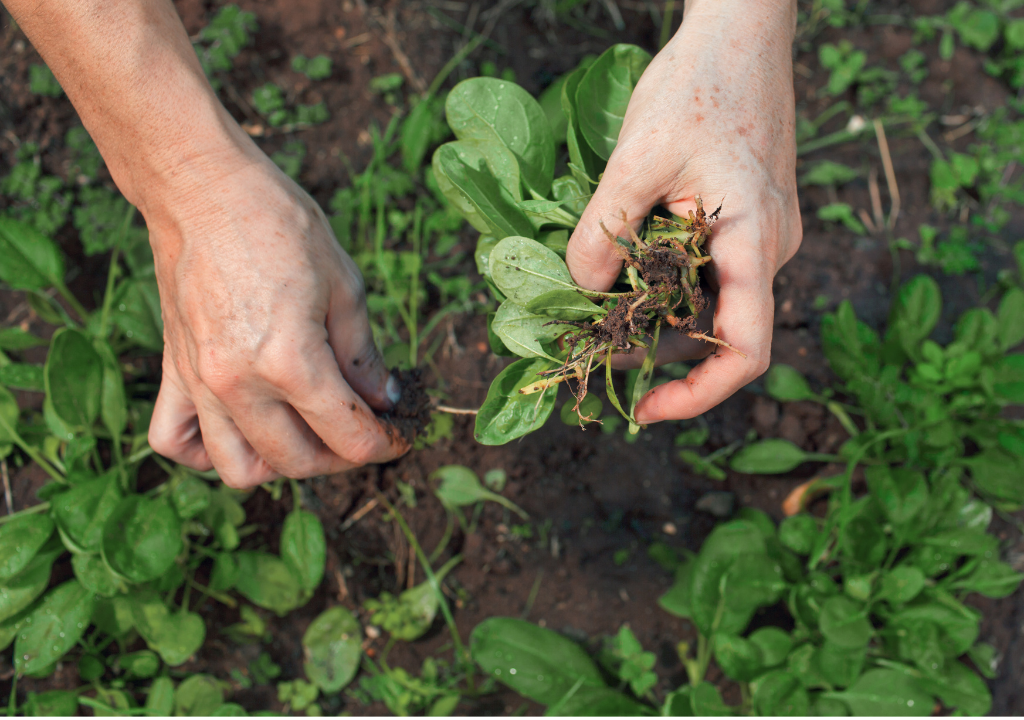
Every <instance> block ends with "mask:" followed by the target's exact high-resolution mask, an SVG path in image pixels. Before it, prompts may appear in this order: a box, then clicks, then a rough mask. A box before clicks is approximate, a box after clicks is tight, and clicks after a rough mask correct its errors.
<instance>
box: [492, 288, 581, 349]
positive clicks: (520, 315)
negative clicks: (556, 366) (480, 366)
mask: <svg viewBox="0 0 1024 720" xmlns="http://www.w3.org/2000/svg"><path fill="white" fill-rule="evenodd" d="M491 329H492V330H493V331H494V334H495V335H497V336H498V337H499V338H501V341H502V343H504V345H505V347H507V348H508V349H509V350H511V351H512V352H514V353H515V354H516V355H518V356H520V357H524V358H529V357H541V358H547V359H548V360H551V361H552V362H558V360H557V359H556V358H553V357H551V356H550V355H548V354H547V353H546V352H545V351H544V348H542V347H541V343H548V342H551V341H553V340H554V339H555V338H557V337H559V336H561V335H564V334H565V333H566V331H568V330H569V329H570V327H569V326H568V325H562V324H559V323H552V320H551V318H550V317H546V316H544V315H534V314H533V313H530V312H528V311H526V310H524V309H523V308H522V307H520V306H519V305H517V304H516V303H515V302H513V301H512V300H506V301H505V302H503V303H502V304H501V306H500V307H499V308H498V312H497V313H496V314H495V316H494V321H493V322H492V323H491Z"/></svg>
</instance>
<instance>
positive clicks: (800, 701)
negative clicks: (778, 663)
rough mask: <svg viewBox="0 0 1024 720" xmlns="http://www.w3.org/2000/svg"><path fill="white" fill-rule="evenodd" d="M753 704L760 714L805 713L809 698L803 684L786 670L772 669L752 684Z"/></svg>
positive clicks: (807, 708) (786, 714)
mask: <svg viewBox="0 0 1024 720" xmlns="http://www.w3.org/2000/svg"><path fill="white" fill-rule="evenodd" d="M752 689H753V691H754V706H755V707H756V708H757V710H758V712H759V713H760V714H761V715H768V716H771V715H782V716H792V715H807V714H808V712H809V710H810V704H811V702H810V698H809V697H808V695H807V691H806V690H805V689H804V686H803V684H802V683H801V682H800V678H798V677H797V676H796V675H794V674H793V673H791V672H789V671H788V670H772V671H771V672H769V673H768V674H766V675H764V676H763V677H761V678H758V680H757V681H756V682H755V683H754V684H753V686H752Z"/></svg>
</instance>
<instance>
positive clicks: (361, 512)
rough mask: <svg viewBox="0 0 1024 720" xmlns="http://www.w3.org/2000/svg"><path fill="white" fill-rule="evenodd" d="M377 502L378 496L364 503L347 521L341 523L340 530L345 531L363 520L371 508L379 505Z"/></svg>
mask: <svg viewBox="0 0 1024 720" xmlns="http://www.w3.org/2000/svg"><path fill="white" fill-rule="evenodd" d="M377 502H378V500H377V498H373V499H371V500H370V501H369V502H367V503H366V504H365V505H363V506H362V507H361V508H359V509H358V510H356V511H355V513H354V514H353V515H352V516H351V517H350V518H349V519H348V520H346V521H345V522H343V523H342V524H341V527H340V528H339V530H340V531H341V532H345V531H346V530H348V529H349V528H350V527H352V526H353V525H355V524H356V523H357V522H359V521H360V520H362V519H363V518H364V517H366V514H367V513H369V512H370V511H371V510H373V509H374V508H375V507H377Z"/></svg>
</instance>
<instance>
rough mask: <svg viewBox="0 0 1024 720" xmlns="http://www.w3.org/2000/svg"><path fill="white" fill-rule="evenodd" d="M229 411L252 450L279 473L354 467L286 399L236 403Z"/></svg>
mask: <svg viewBox="0 0 1024 720" xmlns="http://www.w3.org/2000/svg"><path fill="white" fill-rule="evenodd" d="M229 411H230V413H231V419H232V421H233V422H234V424H235V425H236V426H237V427H238V430H239V431H240V432H241V433H242V435H243V437H245V439H246V441H247V442H248V443H249V445H250V446H251V447H252V449H253V451H254V452H255V453H256V454H257V455H258V456H259V457H260V458H262V459H263V460H264V462H266V463H267V465H269V466H270V467H271V468H273V469H274V470H275V471H276V472H277V473H279V474H280V475H283V476H285V477H290V478H308V477H314V476H316V475H330V474H332V473H336V472H341V471H343V470H349V469H351V468H352V467H354V465H353V464H352V463H350V462H346V461H345V460H343V459H342V458H340V457H338V456H337V455H336V454H335V453H334V452H333V451H332V450H331V449H330V448H329V447H328V446H327V445H326V444H324V441H323V440H321V439H320V438H319V437H318V436H317V434H316V433H315V432H313V429H312V428H310V427H309V424H308V423H307V422H306V421H305V420H303V418H302V416H301V415H299V413H298V412H297V411H296V410H295V408H293V407H292V406H291V405H288V404H287V403H284V402H280V401H276V400H266V399H264V400H263V401H260V402H254V403H251V404H248V403H239V404H236V405H235V406H233V407H231V408H230V409H229Z"/></svg>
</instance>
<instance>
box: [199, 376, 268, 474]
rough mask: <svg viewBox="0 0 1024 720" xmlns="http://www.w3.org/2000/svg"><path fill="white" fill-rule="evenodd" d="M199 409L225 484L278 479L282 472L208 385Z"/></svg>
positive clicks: (209, 450)
mask: <svg viewBox="0 0 1024 720" xmlns="http://www.w3.org/2000/svg"><path fill="white" fill-rule="evenodd" d="M200 392H201V394H202V395H203V397H202V398H199V399H197V402H196V410H197V412H198V415H199V426H200V427H201V428H202V432H203V438H204V443H205V445H206V452H207V453H208V454H209V456H210V460H211V461H212V463H213V467H215V468H216V469H217V474H218V475H219V476H220V479H221V480H222V481H223V482H224V484H225V485H227V486H228V487H232V488H237V489H244V488H251V487H256V486H257V485H260V484H262V483H265V482H269V481H271V480H276V479H277V478H279V477H281V473H280V472H278V471H277V470H275V469H274V468H272V467H271V466H270V464H269V463H267V461H266V460H264V459H263V458H262V457H260V455H259V453H258V452H256V450H255V449H254V448H253V446H252V445H251V444H250V443H249V441H248V440H246V438H245V436H244V435H243V434H242V431H241V430H240V429H239V428H238V426H237V425H236V424H235V422H234V420H232V419H231V417H230V416H229V415H228V414H227V412H226V409H225V408H224V406H223V405H222V404H221V402H220V401H219V400H218V399H217V398H216V397H215V396H214V395H213V394H212V393H211V392H210V391H209V390H207V389H203V390H201V391H200Z"/></svg>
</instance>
